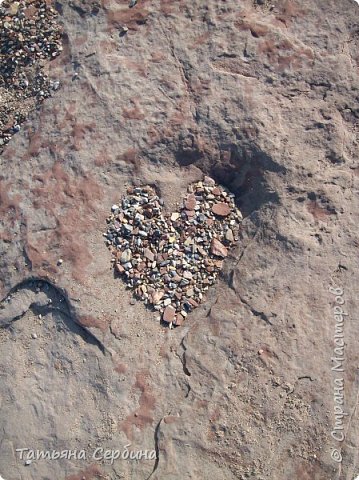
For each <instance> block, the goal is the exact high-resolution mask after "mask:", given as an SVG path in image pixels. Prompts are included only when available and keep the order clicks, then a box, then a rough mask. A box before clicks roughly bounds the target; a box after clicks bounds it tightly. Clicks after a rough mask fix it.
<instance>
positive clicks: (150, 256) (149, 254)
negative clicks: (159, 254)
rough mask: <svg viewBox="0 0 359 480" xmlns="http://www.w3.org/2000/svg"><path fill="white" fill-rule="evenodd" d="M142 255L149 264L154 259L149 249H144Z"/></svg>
mask: <svg viewBox="0 0 359 480" xmlns="http://www.w3.org/2000/svg"><path fill="white" fill-rule="evenodd" d="M143 254H144V256H145V257H146V258H147V259H148V260H149V261H150V262H153V260H154V259H155V255H154V253H152V252H151V250H150V249H149V248H145V249H144V251H143Z"/></svg>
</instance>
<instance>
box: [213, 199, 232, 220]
mask: <svg viewBox="0 0 359 480" xmlns="http://www.w3.org/2000/svg"><path fill="white" fill-rule="evenodd" d="M212 212H213V213H215V214H216V215H219V216H220V217H227V216H228V215H229V214H230V213H231V209H230V207H229V205H228V203H223V202H220V203H215V204H214V205H213V207H212Z"/></svg>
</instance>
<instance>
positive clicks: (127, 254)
mask: <svg viewBox="0 0 359 480" xmlns="http://www.w3.org/2000/svg"><path fill="white" fill-rule="evenodd" d="M131 258H132V252H131V250H130V249H129V248H127V249H126V250H124V251H123V252H122V255H121V257H120V261H121V263H128V262H129V261H130V260H131ZM125 268H126V267H125Z"/></svg>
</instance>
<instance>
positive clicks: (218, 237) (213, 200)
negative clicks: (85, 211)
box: [104, 177, 242, 326]
mask: <svg viewBox="0 0 359 480" xmlns="http://www.w3.org/2000/svg"><path fill="white" fill-rule="evenodd" d="M162 206H163V201H162V200H161V199H160V198H159V197H158V195H157V194H156V191H155V190H154V189H153V188H152V187H151V186H148V185H147V186H143V187H129V188H128V190H127V196H125V197H124V198H122V201H121V204H120V205H113V206H112V209H111V211H112V213H111V215H110V216H109V217H108V219H107V223H108V230H107V232H106V233H104V236H105V237H106V243H107V245H108V247H109V248H110V249H111V251H112V254H113V258H112V262H113V264H114V268H115V269H116V271H117V272H118V273H119V274H120V275H121V277H122V278H123V279H124V281H125V283H126V284H127V286H128V287H129V288H131V289H132V290H134V295H135V296H136V298H138V299H140V300H144V301H145V303H146V304H147V305H149V306H152V307H153V308H154V309H155V310H157V311H159V312H160V314H161V317H160V318H162V320H163V321H164V322H166V323H168V324H170V326H172V325H181V324H182V323H183V322H184V320H185V318H186V317H187V315H188V313H189V312H191V311H192V310H193V309H194V308H196V307H197V306H198V305H199V303H201V301H202V300H203V294H204V292H206V291H207V290H208V288H209V287H210V286H211V285H213V284H214V282H215V280H216V278H217V276H218V273H219V272H220V270H221V268H222V265H223V259H224V258H225V257H226V256H227V255H228V249H229V248H230V247H232V246H233V244H234V243H235V242H236V241H237V240H238V230H239V225H240V223H241V221H242V214H241V212H240V210H239V209H238V208H237V207H236V205H235V203H234V195H233V194H232V193H230V192H229V191H228V190H226V189H225V188H224V187H222V186H220V185H216V183H215V181H214V180H213V179H212V178H209V177H205V178H204V180H203V181H201V182H197V183H194V184H192V185H190V186H189V187H188V193H187V195H186V196H185V197H184V199H183V202H182V204H181V205H178V204H177V206H178V209H177V211H175V212H173V213H172V214H169V215H164V214H163V213H162Z"/></svg>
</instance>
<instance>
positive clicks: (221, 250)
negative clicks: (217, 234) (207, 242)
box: [211, 238, 228, 258]
mask: <svg viewBox="0 0 359 480" xmlns="http://www.w3.org/2000/svg"><path fill="white" fill-rule="evenodd" d="M211 253H213V255H217V257H222V258H225V257H226V256H227V255H228V250H227V249H226V247H225V246H224V245H223V243H221V242H220V241H219V240H217V239H216V238H212V242H211Z"/></svg>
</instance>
